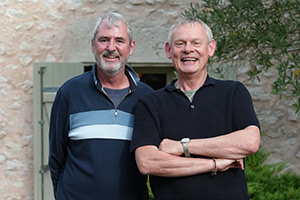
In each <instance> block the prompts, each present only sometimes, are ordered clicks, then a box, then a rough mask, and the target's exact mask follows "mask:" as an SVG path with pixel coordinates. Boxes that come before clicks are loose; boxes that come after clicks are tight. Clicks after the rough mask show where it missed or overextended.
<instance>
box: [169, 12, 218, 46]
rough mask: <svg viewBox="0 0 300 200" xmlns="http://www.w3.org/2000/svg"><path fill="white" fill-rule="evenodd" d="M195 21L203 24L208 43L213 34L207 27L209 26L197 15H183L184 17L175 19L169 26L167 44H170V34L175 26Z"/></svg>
mask: <svg viewBox="0 0 300 200" xmlns="http://www.w3.org/2000/svg"><path fill="white" fill-rule="evenodd" d="M195 23H198V24H200V25H201V26H203V27H204V28H205V31H206V35H207V40H208V43H210V42H211V41H212V39H213V34H212V31H211V29H210V28H209V26H208V25H207V24H205V23H204V22H203V21H202V20H201V19H199V18H197V17H194V16H184V17H181V18H179V19H177V20H176V21H175V23H174V24H173V25H172V26H171V28H170V32H169V36H168V42H169V44H170V45H171V36H172V34H173V31H174V30H175V29H176V28H178V27H179V26H181V25H187V24H189V25H193V24H195Z"/></svg>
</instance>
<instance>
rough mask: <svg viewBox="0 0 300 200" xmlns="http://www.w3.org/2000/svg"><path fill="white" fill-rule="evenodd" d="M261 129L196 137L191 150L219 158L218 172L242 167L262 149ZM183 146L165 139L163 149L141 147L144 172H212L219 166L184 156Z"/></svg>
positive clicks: (137, 152) (139, 157)
mask: <svg viewBox="0 0 300 200" xmlns="http://www.w3.org/2000/svg"><path fill="white" fill-rule="evenodd" d="M259 143H260V130H259V128H258V127H257V126H254V125H251V126H248V127H246V128H245V129H242V130H239V131H235V132H232V133H229V134H226V135H222V136H218V137H213V138H207V139H192V140H191V141H190V143H189V151H190V153H191V154H194V155H201V156H206V157H214V158H216V166H217V168H218V171H226V170H227V169H229V168H241V169H244V166H243V158H244V157H245V156H247V155H250V154H253V153H255V152H256V151H257V150H258V148H259ZM182 154H183V148H182V145H181V143H180V141H175V140H170V139H164V140H163V141H162V142H161V143H160V145H159V148H157V147H156V146H154V145H146V146H141V147H138V148H137V149H136V150H135V157H136V162H137V165H138V168H139V170H140V172H141V173H142V174H149V175H156V176H164V177H180V176H190V175H195V174H200V173H207V172H211V171H212V169H213V168H214V167H215V163H214V161H213V159H207V158H191V157H190V158H186V157H181V155H182Z"/></svg>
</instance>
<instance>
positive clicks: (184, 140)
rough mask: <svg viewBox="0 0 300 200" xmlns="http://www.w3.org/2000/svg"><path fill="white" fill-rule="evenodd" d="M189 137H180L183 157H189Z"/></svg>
mask: <svg viewBox="0 0 300 200" xmlns="http://www.w3.org/2000/svg"><path fill="white" fill-rule="evenodd" d="M190 140H191V139H190V138H182V139H181V144H182V146H183V152H184V155H185V157H190V156H191V155H190V152H189V142H190Z"/></svg>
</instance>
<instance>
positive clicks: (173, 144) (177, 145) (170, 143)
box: [159, 138, 183, 156]
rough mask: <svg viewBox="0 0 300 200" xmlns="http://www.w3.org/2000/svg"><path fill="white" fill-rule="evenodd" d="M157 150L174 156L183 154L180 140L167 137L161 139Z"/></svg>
mask: <svg viewBox="0 0 300 200" xmlns="http://www.w3.org/2000/svg"><path fill="white" fill-rule="evenodd" d="M159 150H160V151H163V152H166V153H169V154H172V155H175V156H181V155H182V154H183V147H182V144H181V142H180V141H176V140H170V139H167V138H166V139H163V141H162V142H161V143H160V145H159Z"/></svg>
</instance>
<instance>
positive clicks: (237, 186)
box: [131, 76, 260, 200]
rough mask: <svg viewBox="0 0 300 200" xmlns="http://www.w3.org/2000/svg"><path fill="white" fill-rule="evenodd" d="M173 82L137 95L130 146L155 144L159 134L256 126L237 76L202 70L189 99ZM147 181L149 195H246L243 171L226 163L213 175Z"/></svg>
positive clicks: (211, 133) (195, 134)
mask: <svg viewBox="0 0 300 200" xmlns="http://www.w3.org/2000/svg"><path fill="white" fill-rule="evenodd" d="M174 82H175V81H173V82H172V83H171V84H170V85H168V86H166V87H165V88H163V89H161V90H158V91H155V92H153V93H151V94H148V95H146V96H144V97H143V98H142V99H140V101H139V103H138V105H137V107H136V112H135V127H134V133H133V139H132V143H131V151H134V150H135V149H136V148H138V147H140V146H144V145H155V146H157V147H158V146H159V144H160V142H161V141H162V140H163V139H164V138H169V139H173V140H181V139H182V138H184V137H189V138H191V139H196V138H210V137H215V136H220V135H224V134H228V133H231V132H233V131H237V130H241V129H244V128H246V127H247V126H249V125H256V126H258V127H260V125H259V122H258V119H257V117H256V114H255V111H254V108H253V105H252V99H251V96H250V94H249V92H248V90H247V89H246V87H245V86H244V85H243V84H241V83H240V82H237V81H223V80H216V79H213V78H210V77H209V76H208V77H207V79H206V81H205V83H204V85H203V86H202V87H201V88H200V89H199V90H198V91H197V92H196V93H195V96H194V99H193V101H192V102H190V101H189V99H188V98H187V97H186V96H185V95H184V94H183V92H182V91H180V90H179V89H176V87H175V86H174ZM150 182H151V188H152V191H153V193H154V196H155V199H163V200H165V199H167V200H168V199H170V200H171V199H172V200H175V199H184V200H187V199H191V200H196V199H201V200H203V199H209V200H212V199H213V200H218V199H222V200H223V199H228V200H234V199H236V200H243V199H249V196H248V191H247V185H246V179H245V174H244V171H243V170H240V169H229V170H227V171H225V172H222V173H218V175H217V176H211V174H210V173H204V174H199V175H194V176H188V177H179V178H167V177H157V176H151V177H150Z"/></svg>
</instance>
